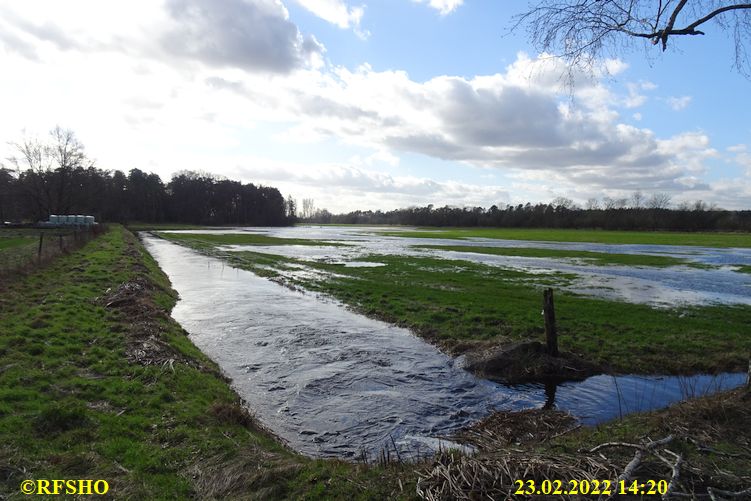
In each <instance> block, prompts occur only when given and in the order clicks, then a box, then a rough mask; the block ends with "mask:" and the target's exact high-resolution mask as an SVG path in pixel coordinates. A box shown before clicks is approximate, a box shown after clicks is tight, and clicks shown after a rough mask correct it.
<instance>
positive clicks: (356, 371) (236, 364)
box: [144, 236, 743, 459]
mask: <svg viewBox="0 0 751 501" xmlns="http://www.w3.org/2000/svg"><path fill="white" fill-rule="evenodd" d="M144 242H145V245H146V247H147V249H148V250H149V252H151V254H152V255H153V256H154V257H155V259H156V260H157V262H158V263H159V265H160V266H161V268H162V269H163V270H164V272H165V273H166V274H167V275H168V276H169V278H170V280H171V281H172V286H173V288H174V289H175V290H176V291H177V292H178V293H179V294H180V300H179V301H178V303H177V305H176V306H175V308H174V310H173V312H172V316H173V317H174V318H175V319H176V320H177V321H178V322H179V323H180V324H181V325H182V326H183V328H185V330H186V331H187V332H188V333H189V334H190V338H191V340H192V341H193V342H194V343H195V344H196V345H197V346H198V347H199V348H200V349H201V350H202V351H203V352H204V353H206V354H207V355H208V356H209V357H211V358H212V359H213V360H214V361H216V362H217V363H218V364H219V366H220V367H221V369H222V370H223V371H224V372H225V374H226V375H227V376H229V377H230V378H231V379H232V382H233V386H234V387H235V389H236V390H237V392H238V393H239V394H240V396H241V397H242V398H243V399H245V400H246V401H247V403H248V405H249V407H250V409H252V411H253V412H254V413H255V415H256V416H257V417H258V418H259V419H260V421H261V422H262V423H263V424H264V425H265V426H266V427H268V428H269V429H270V430H272V431H273V432H274V433H275V434H277V435H278V436H279V437H280V438H282V439H283V440H284V441H286V442H287V443H288V444H289V445H290V446H291V447H292V448H294V449H296V450H298V451H300V452H302V453H304V454H307V455H310V456H319V457H345V458H346V457H349V458H354V457H359V456H360V455H363V454H364V455H365V456H366V457H370V458H374V457H376V456H377V454H378V453H379V452H380V451H381V450H383V449H390V450H391V451H392V455H396V452H394V450H395V449H396V451H398V455H399V457H401V458H402V459H404V458H407V457H415V456H416V455H420V454H421V453H427V452H429V451H431V450H434V449H435V448H436V446H437V444H438V440H437V437H441V436H446V435H449V434H451V433H452V432H454V431H457V430H458V429H459V428H461V427H464V426H466V425H468V424H470V423H472V422H474V421H476V420H478V419H480V418H482V417H484V416H486V415H487V414H489V413H490V412H492V411H493V410H496V409H506V410H508V409H522V408H530V407H539V406H541V405H543V404H544V403H545V402H546V392H545V388H544V387H543V386H541V385H524V386H517V387H509V386H504V385H500V384H496V383H493V382H490V381H486V380H483V379H478V378H476V377H474V376H473V375H471V374H469V373H468V372H466V371H464V370H463V369H462V368H461V367H460V366H459V365H458V364H455V363H454V359H452V358H451V357H448V356H446V355H445V354H443V353H441V352H440V351H438V350H437V349H436V348H435V347H433V346H432V345H430V344H428V343H426V342H424V341H422V340H421V339H419V338H417V337H415V336H414V335H412V334H411V333H410V332H409V331H408V330H406V329H402V328H399V327H395V326H392V325H389V324H386V323H384V322H380V321H376V320H372V319H369V318H366V317H364V316H361V315H357V314H355V313H353V312H352V311H350V310H348V309H347V308H346V307H344V306H343V305H341V304H340V303H337V302H335V301H330V300H326V299H323V298H321V297H319V296H317V295H313V294H303V293H300V292H295V291H291V290H289V289H287V288H285V287H283V286H280V285H278V284H276V283H273V282H271V281H269V280H266V279H263V278H260V277H257V276H256V275H254V274H252V273H250V272H248V271H244V270H240V269H237V268H233V267H230V266H227V265H226V264H224V263H223V262H222V261H220V260H217V259H213V258H208V257H206V256H203V255H200V254H198V253H196V252H193V251H191V250H189V249H187V248H184V247H181V246H179V245H176V244H172V243H170V242H167V241H165V240H162V239H158V238H154V237H148V236H147V237H145V238H144ZM742 382H743V375H742V374H726V375H723V376H722V377H708V376H698V377H693V378H676V377H669V378H658V377H646V378H642V377H633V376H624V377H618V378H613V377H609V376H596V377H594V378H590V379H588V380H586V381H584V382H581V383H567V384H564V385H562V386H560V387H558V388H557V391H556V402H557V403H556V405H557V406H558V407H559V408H561V409H563V410H567V411H569V412H571V413H572V414H573V415H575V416H578V417H580V418H582V419H583V420H584V422H586V423H597V422H602V421H604V420H608V419H612V418H614V417H618V416H619V415H622V414H625V413H627V412H634V411H639V410H647V409H652V408H655V407H662V406H666V405H668V404H670V403H671V402H675V401H677V400H680V399H682V398H685V397H687V396H697V395H701V394H704V393H707V392H711V391H716V390H719V389H724V388H730V387H734V386H737V385H740V384H741V383H742ZM687 389H688V390H690V393H689V391H687ZM547 398H548V399H549V398H550V390H549V389H548V392H547Z"/></svg>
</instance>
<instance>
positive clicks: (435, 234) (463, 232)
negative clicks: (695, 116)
mask: <svg viewBox="0 0 751 501" xmlns="http://www.w3.org/2000/svg"><path fill="white" fill-rule="evenodd" d="M381 234H382V235H388V236H394V237H408V238H460V239H461V238H471V237H481V238H494V239H500V240H533V241H540V242H591V243H602V244H649V245H691V246H704V247H751V233H742V232H738V233H720V232H717V233H714V232H697V233H688V232H677V231H676V232H671V231H607V230H568V229H546V228H445V229H443V228H441V229H439V228H433V227H431V228H420V229H418V230H415V231H384V232H381Z"/></svg>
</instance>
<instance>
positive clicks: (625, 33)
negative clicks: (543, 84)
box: [511, 0, 751, 77]
mask: <svg viewBox="0 0 751 501" xmlns="http://www.w3.org/2000/svg"><path fill="white" fill-rule="evenodd" d="M708 23H712V24H713V25H715V26H716V27H718V28H719V29H720V30H721V31H725V32H727V33H728V34H729V35H731V37H732V40H733V49H734V53H735V61H734V66H735V68H736V69H737V70H738V71H739V72H740V73H741V74H743V75H745V76H746V77H751V61H750V60H749V57H748V51H749V46H750V45H751V3H742V2H728V1H722V0H690V1H689V0H678V1H676V0H659V1H654V0H552V1H551V0H535V2H533V3H531V4H530V7H529V9H528V10H527V11H525V12H523V13H521V14H519V15H517V16H515V18H514V23H513V25H512V28H511V30H512V31H516V30H519V29H522V28H526V30H527V32H528V35H529V39H530V41H531V42H532V43H533V44H534V45H535V47H536V48H537V49H538V50H540V51H541V52H545V53H552V54H554V55H556V56H559V57H562V58H563V59H565V60H567V61H568V62H569V63H571V64H572V65H573V66H589V67H591V65H592V63H593V62H594V61H595V60H597V59H598V58H601V57H603V56H612V55H615V54H620V53H622V52H623V51H624V50H625V49H627V48H629V47H630V46H631V45H633V42H634V41H637V40H645V41H648V42H650V43H651V44H652V45H659V46H660V47H661V48H662V50H663V51H665V50H667V48H668V45H669V41H670V40H671V39H673V38H674V37H680V36H696V35H705V34H706V33H707V32H706V31H703V29H706V28H704V26H705V25H708ZM699 28H703V29H699Z"/></svg>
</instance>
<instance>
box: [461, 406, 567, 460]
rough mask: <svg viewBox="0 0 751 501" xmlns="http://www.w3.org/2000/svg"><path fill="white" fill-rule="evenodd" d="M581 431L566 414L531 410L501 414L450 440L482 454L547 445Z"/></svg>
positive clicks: (496, 413)
mask: <svg viewBox="0 0 751 501" xmlns="http://www.w3.org/2000/svg"><path fill="white" fill-rule="evenodd" d="M580 427H581V425H580V424H578V423H577V421H576V419H574V418H573V417H572V416H571V415H570V414H567V413H565V412H559V411H553V410H543V409H527V410H523V411H500V412H495V413H493V414H491V415H490V416H488V417H486V418H485V419H483V420H481V421H478V422H477V423H475V424H473V425H472V426H470V427H468V428H466V429H464V430H462V431H460V432H459V433H457V434H456V435H454V436H452V437H450V439H451V440H452V441H456V442H460V443H466V444H471V445H473V446H474V447H476V448H478V449H479V450H481V451H495V450H498V449H500V448H502V447H508V446H518V445H522V444H526V443H537V442H545V441H547V440H550V439H552V438H557V437H559V436H562V435H564V434H566V433H569V432H572V431H574V430H577V429H579V428H580Z"/></svg>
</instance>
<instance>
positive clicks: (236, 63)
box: [161, 0, 323, 73]
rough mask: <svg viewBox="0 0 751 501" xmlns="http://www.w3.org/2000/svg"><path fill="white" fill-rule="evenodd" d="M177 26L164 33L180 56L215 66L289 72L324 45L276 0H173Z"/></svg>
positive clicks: (172, 13)
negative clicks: (304, 32)
mask: <svg viewBox="0 0 751 501" xmlns="http://www.w3.org/2000/svg"><path fill="white" fill-rule="evenodd" d="M166 5H167V11H168V12H169V14H170V16H171V17H172V18H173V20H174V21H175V22H174V25H173V26H172V27H171V29H169V30H168V31H167V32H166V33H165V34H164V35H163V36H162V38H161V41H162V44H163V46H164V48H165V49H166V50H167V51H168V52H170V53H172V54H174V55H177V56H182V57H187V58H192V59H197V60H199V61H201V62H203V63H206V64H209V65H213V66H225V67H227V66H229V67H237V68H243V69H246V70H261V71H270V72H278V73H286V72H289V71H291V70H293V69H295V68H299V67H301V66H304V65H305V64H306V63H307V62H308V61H310V60H311V58H312V57H314V56H315V55H320V54H321V52H322V51H323V46H322V45H321V44H320V43H319V42H318V41H316V39H315V38H314V37H312V36H307V37H303V36H302V35H301V33H300V32H299V30H298V29H297V26H296V25H295V24H294V23H292V22H291V21H290V20H289V15H288V13H287V11H286V9H285V8H284V6H283V5H282V4H281V3H279V2H277V1H273V0H253V1H247V0H167V4H166Z"/></svg>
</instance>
